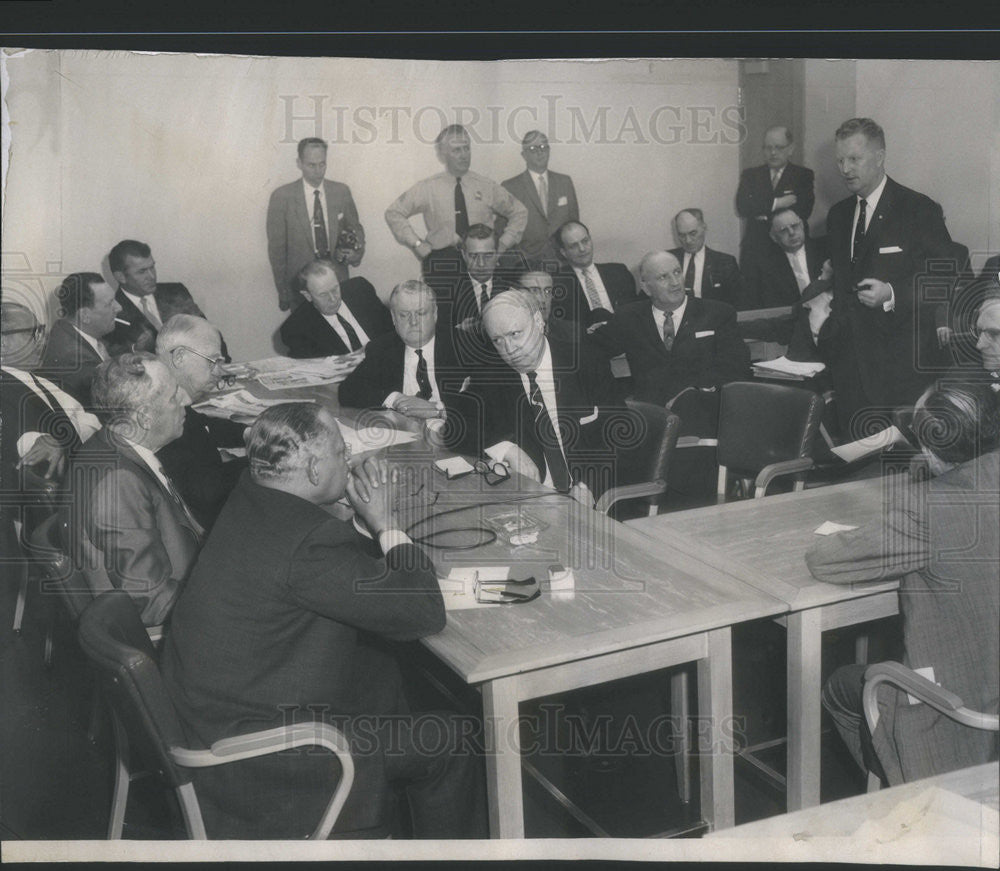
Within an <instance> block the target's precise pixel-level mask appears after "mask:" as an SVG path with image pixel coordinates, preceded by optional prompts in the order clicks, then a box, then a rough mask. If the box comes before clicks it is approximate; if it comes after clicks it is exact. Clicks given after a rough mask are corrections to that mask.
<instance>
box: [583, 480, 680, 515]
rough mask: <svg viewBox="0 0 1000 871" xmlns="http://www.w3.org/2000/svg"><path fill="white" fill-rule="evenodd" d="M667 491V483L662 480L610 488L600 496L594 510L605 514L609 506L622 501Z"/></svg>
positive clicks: (657, 494)
mask: <svg viewBox="0 0 1000 871" xmlns="http://www.w3.org/2000/svg"><path fill="white" fill-rule="evenodd" d="M666 489H667V482H666V481H664V480H663V479H662V478H657V480H655V481H646V482H645V483H642V484H626V485H624V486H622V487H612V488H611V489H609V490H605V491H604V492H603V493H602V494H601V498H600V499H598V500H597V504H596V505H595V506H594V508H595V509H596V510H597V511H600V512H601V514H607V513H608V511H609V510H610V508H611V506H612V505H614V504H615V503H616V502H620V501H621V500H622V499H637V498H638V497H640V496H659V495H660V494H661V493H663V492H665V491H666Z"/></svg>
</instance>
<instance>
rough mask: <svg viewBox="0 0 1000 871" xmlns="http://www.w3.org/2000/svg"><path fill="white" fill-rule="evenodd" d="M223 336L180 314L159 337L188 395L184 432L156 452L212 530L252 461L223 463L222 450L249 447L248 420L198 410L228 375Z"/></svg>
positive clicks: (161, 351) (161, 352)
mask: <svg viewBox="0 0 1000 871" xmlns="http://www.w3.org/2000/svg"><path fill="white" fill-rule="evenodd" d="M221 343H222V337H221V336H220V334H219V331H218V329H216V328H215V327H214V326H213V325H212V324H210V323H209V322H208V321H206V320H205V319H204V318H198V317H194V316H193V315H174V316H173V317H172V318H171V319H170V320H169V321H167V322H166V323H165V324H164V325H163V329H161V330H160V333H159V335H158V336H157V337H156V355H157V356H158V357H159V358H160V361H161V362H162V363H163V364H164V365H165V366H166V367H167V369H168V370H170V373H171V374H172V375H173V376H174V378H175V380H176V381H177V383H178V384H179V385H180V386H181V388H182V389H183V391H184V392H185V394H186V395H187V400H188V403H187V407H186V408H185V409H184V431H183V433H182V434H181V435H180V437H179V438H177V439H175V440H173V441H171V442H170V443H168V444H166V445H164V446H163V447H161V448H160V449H159V450H158V451H157V452H156V456H157V459H159V461H160V463H161V464H162V465H163V470H164V471H165V472H166V473H167V477H169V478H170V480H171V481H173V483H174V486H175V487H176V488H177V490H178V491H179V492H180V494H181V496H182V497H183V499H184V501H185V502H186V503H187V505H188V507H189V508H190V509H191V512H192V513H193V514H194V516H195V518H196V519H197V521H198V522H199V523H200V524H201V525H202V526H203V527H204V528H205V529H206V530H208V529H211V528H212V524H214V523H215V518H216V517H217V516H218V514H219V511H220V510H221V509H222V506H223V505H224V504H225V501H226V499H227V498H228V496H229V493H230V491H231V490H232V489H233V487H234V486H236V481H237V479H238V478H239V476H240V473H241V472H242V471H243V469H245V468H246V460H245V459H242V458H237V459H231V460H229V461H227V462H223V461H222V458H221V456H220V455H219V448H227V447H229V448H231V447H240V448H242V447H243V431H244V429H245V427H244V426H243V425H242V424H238V423H235V422H233V421H229V420H223V419H220V418H215V417H208V416H206V415H204V414H201V413H200V412H198V411H195V410H194V409H193V408H192V407H191V406H192V404H193V403H197V402H200V401H201V400H202V399H204V398H205V397H206V396H207V395H208V394H209V393H210V392H211V391H212V390H213V389H214V388H215V386H216V385H217V384H218V382H219V381H220V380H221V379H222V378H223V376H224V371H223V368H222V367H223V364H224V363H225V358H224V357H223V356H222V348H221Z"/></svg>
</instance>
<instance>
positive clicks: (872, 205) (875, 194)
mask: <svg viewBox="0 0 1000 871" xmlns="http://www.w3.org/2000/svg"><path fill="white" fill-rule="evenodd" d="M888 178H889V176H887V175H883V176H882V181H880V182H879V183H878V186H877V187H876V188H875V190H873V191H872V192H871V193H870V194H868V196H866V197H865V198H864V200H865V203H866V205H865V233H867V232H868V228H869V227H870V226H871V225H872V216H873V215H874V214H875V210H876V209H877V208H878V201H879V200H880V199H882V191H884V190H885V183H886V181H887V180H888ZM861 199H862V198H861V197H855V198H854V220H853V221H851V260H853V259H854V231H855V229H856V228H857V226H858V215H859V214H860V213H861ZM889 292H890V294H891V296H890V297H889V299H887V300H886V301H885V302H884V303H882V308H883V310H884V311H887V312H891V311H892V310H893V309H894V308H895V307H896V291H895V289H894V288H893V286H892V285H891V284H890V285H889Z"/></svg>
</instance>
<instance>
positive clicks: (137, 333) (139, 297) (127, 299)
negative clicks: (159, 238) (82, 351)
mask: <svg viewBox="0 0 1000 871" xmlns="http://www.w3.org/2000/svg"><path fill="white" fill-rule="evenodd" d="M108 265H109V266H110V267H111V274H112V275H113V276H114V277H115V281H117V282H118V291H117V293H116V294H115V301H116V302H117V303H118V305H120V306H121V312H120V313H119V317H118V320H117V321H116V323H115V328H114V330H113V331H112V332H111V334H110V335H108V336H107V337H106V338H105V340H104V343H105V345H107V347H108V353H109V354H110V355H111V356H112V357H116V356H117V355H118V354H121V353H124V352H125V351H149V352H150V353H152V351H153V349H154V348H155V346H156V333H157V332H158V331H159V329H160V327H162V326H163V325H164V324H165V323H166V322H167V321H168V320H170V318H171V317H173V316H174V315H176V314H187V315H195V316H196V317H199V318H203V317H205V314H204V312H202V310H201V309H200V308H199V307H198V305H197V303H195V301H194V300H193V299H192V298H191V294H190V293H189V292H188V289H187V288H186V287H185V286H184V285H183V284H177V283H174V282H168V283H165V284H158V283H157V281H156V261H155V260H153V253H152V251H151V250H150V248H149V246H148V245H147V244H146V243H145V242H137V241H135V240H134V239H124V240H122V241H121V242H119V243H118V244H117V245H115V247H114V248H112V249H111V251H110V252H109V253H108ZM223 349H225V343H223Z"/></svg>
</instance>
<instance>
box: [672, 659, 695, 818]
mask: <svg viewBox="0 0 1000 871" xmlns="http://www.w3.org/2000/svg"><path fill="white" fill-rule="evenodd" d="M670 717H671V719H672V720H673V721H674V724H675V725H674V739H675V741H676V744H675V748H676V749H675V752H674V768H675V769H676V772H677V794H678V795H679V796H680V799H681V801H682V802H684V804H687V803H688V802H689V801H691V738H690V735H691V723H690V718H691V712H690V711H689V710H688V676H687V666H681V669H680V670H679V671H677V672H675V673H674V674H672V675H671V676H670Z"/></svg>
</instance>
